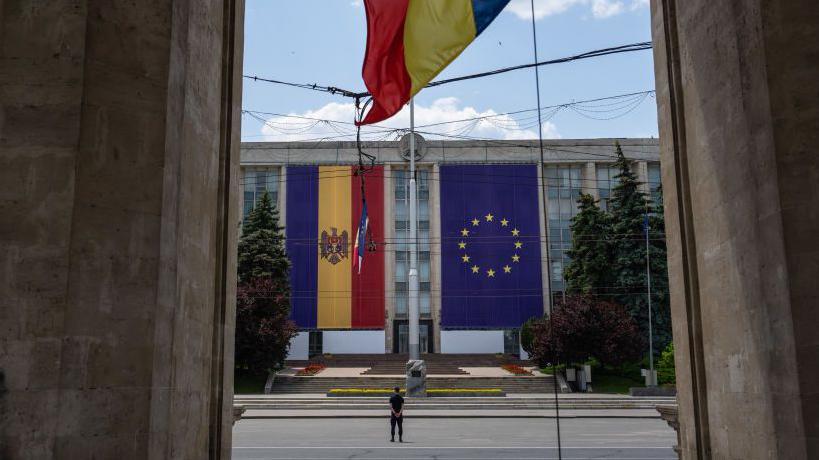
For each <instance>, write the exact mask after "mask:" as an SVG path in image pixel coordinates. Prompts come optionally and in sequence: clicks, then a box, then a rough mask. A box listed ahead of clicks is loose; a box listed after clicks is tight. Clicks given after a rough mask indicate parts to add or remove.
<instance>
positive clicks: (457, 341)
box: [238, 139, 660, 359]
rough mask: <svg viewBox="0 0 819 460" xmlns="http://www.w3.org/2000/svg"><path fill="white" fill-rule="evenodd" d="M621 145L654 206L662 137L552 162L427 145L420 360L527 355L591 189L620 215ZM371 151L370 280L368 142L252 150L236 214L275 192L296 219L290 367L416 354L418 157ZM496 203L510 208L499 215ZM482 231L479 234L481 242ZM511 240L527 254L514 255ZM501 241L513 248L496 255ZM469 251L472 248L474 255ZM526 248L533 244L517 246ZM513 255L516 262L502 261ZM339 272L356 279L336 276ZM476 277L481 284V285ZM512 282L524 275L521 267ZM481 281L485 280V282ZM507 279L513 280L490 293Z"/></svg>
mask: <svg viewBox="0 0 819 460" xmlns="http://www.w3.org/2000/svg"><path fill="white" fill-rule="evenodd" d="M616 141H617V142H619V143H620V145H621V147H622V149H623V152H624V154H625V156H626V157H627V158H628V159H630V160H631V161H632V162H633V168H634V170H635V171H636V173H637V175H638V178H639V180H640V182H641V183H642V186H643V188H644V189H643V190H644V191H645V192H646V193H648V194H650V195H651V196H653V197H655V198H656V196H657V193H658V188H659V186H660V164H659V147H658V142H657V140H656V139H618V140H615V139H591V140H587V139H584V140H549V141H545V144H544V151H543V161H542V162H541V152H540V148H539V144H538V142H537V141H448V140H444V141H441V140H423V139H419V142H418V144H419V148H418V153H417V154H416V155H417V156H416V158H417V184H418V195H417V200H418V241H417V244H418V252H419V253H418V273H419V282H420V292H419V302H420V315H421V326H420V333H421V341H420V342H421V349H422V352H426V353H513V354H517V353H522V351H521V350H520V347H519V327H520V323H521V322H522V321H524V320H525V318H527V317H531V316H535V315H541V314H543V313H544V312H545V310H546V308H547V306H548V301H547V299H548V298H549V296H552V298H553V299H559V298H560V297H562V296H563V295H564V292H565V280H564V278H563V268H564V266H565V265H566V263H567V261H568V259H567V256H566V252H567V251H568V249H570V247H571V231H570V224H571V219H572V217H573V216H574V215H575V214H576V212H577V203H576V201H577V198H578V197H579V196H580V194H581V193H588V194H591V195H593V196H594V197H595V198H597V199H598V200H599V202H600V206H601V207H603V208H606V207H607V206H608V200H609V198H610V196H611V191H612V188H613V187H614V186H615V185H616V181H617V180H616V178H615V176H616V175H617V170H616V169H615V167H614V164H613V163H614V161H615V153H614V149H615V147H614V145H615V142H616ZM363 149H364V151H366V152H367V153H368V154H370V155H373V156H375V158H376V160H375V164H376V165H377V166H376V168H375V169H374V170H373V171H372V172H370V173H368V174H365V175H364V177H365V184H366V186H367V191H366V192H365V193H364V196H366V197H367V203H368V213H369V216H370V223H371V225H370V226H369V227H368V233H367V237H366V238H365V241H366V244H367V252H366V253H365V255H364V259H363V264H362V267H363V270H365V271H367V272H366V273H365V272H362V271H361V269H358V271H357V269H356V263H357V262H358V260H357V255H356V254H353V252H354V249H355V236H356V234H357V231H358V227H357V222H358V221H359V219H360V215H361V206H360V202H361V201H362V200H361V196H362V195H361V194H360V192H359V191H358V190H361V191H363V190H364V188H362V187H361V184H360V179H359V177H358V175H357V174H356V170H357V166H358V164H359V159H358V150H357V147H356V144H355V143H354V142H321V143H315V142H291V143H281V142H264V143H243V144H242V149H241V175H242V179H241V182H242V186H243V190H244V193H243V194H242V198H241V203H239V204H238V205H239V206H241V208H242V210H243V215H245V216H246V215H247V213H248V212H250V210H252V209H253V206H254V203H255V202H256V200H257V199H258V198H259V197H260V196H261V195H262V194H263V193H264V192H265V191H267V192H268V193H269V194H270V195H271V197H272V198H273V200H274V203H276V204H277V206H278V209H279V212H280V219H281V221H282V222H283V223H284V224H285V232H286V235H287V239H288V254H289V255H290V257H291V261H292V262H293V269H292V272H293V274H292V280H291V281H292V282H291V288H292V292H291V296H292V298H293V305H294V315H295V317H294V319H295V320H296V322H297V323H298V324H299V328H300V333H299V335H298V337H297V338H296V339H294V341H293V342H292V344H291V350H290V357H291V359H307V358H308V357H309V356H311V355H314V354H319V353H335V354H342V353H406V352H407V344H408V337H407V332H408V326H407V316H408V315H407V311H408V271H409V250H410V246H411V245H410V244H409V241H408V235H409V202H408V200H409V192H408V185H409V175H408V163H409V162H408V158H409V157H408V149H407V148H406V143H401V142H398V141H396V142H365V143H364V144H363ZM527 175H528V177H526V176H527ZM527 181H528V182H527ZM493 187H494V188H493ZM544 195H545V197H544ZM544 198H545V199H544ZM496 199H497V201H493V200H496ZM311 203H313V204H312V205H311ZM311 206H312V207H311ZM467 208H469V211H466V209H467ZM484 208H486V209H488V210H487V211H486V213H484V212H483V211H482V210H483V209H484ZM490 208H493V209H496V210H499V213H498V216H497V219H496V218H495V216H493V215H492V209H490ZM461 214H463V216H461ZM484 214H485V215H484ZM501 214H502V215H501ZM507 215H508V216H510V218H509V219H507V217H506V216H507ZM513 215H514V216H515V217H514V218H511V216H513ZM328 216H329V217H328ZM339 216H341V217H339ZM464 216H465V217H464ZM546 216H548V218H546ZM328 219H329V220H328ZM333 219H336V220H337V221H339V222H341V221H343V225H337V224H335V223H333V222H335V221H334V220H333ZM470 219H472V220H471V221H470ZM462 220H463V222H464V223H463V225H461V223H460V222H461V221H462ZM314 221H315V222H314ZM527 222H528V223H527ZM348 224H349V225H348ZM372 224H375V227H373V225H372ZM527 225H528V226H529V227H531V229H530V230H529V231H528V232H527V231H523V232H522V233H521V231H519V230H518V228H517V227H518V226H521V229H522V230H523V229H524V227H526V226H527ZM473 226H474V227H473ZM319 227H321V228H319ZM331 227H332V229H331ZM336 227H337V228H336ZM342 227H343V228H342ZM461 227H463V228H461ZM513 227H514V228H513ZM459 229H460V230H459ZM470 229H472V230H474V231H475V232H477V233H473V234H471V236H470V233H469V231H471V230H470ZM490 229H491V230H490ZM479 230H480V231H479ZM299 232H302V233H299ZM453 232H454V233H453ZM458 232H463V233H460V234H458ZM481 232H484V233H481ZM493 232H494V233H493ZM512 232H514V233H512ZM324 233H327V236H326V237H324V236H322V235H323V234H324ZM527 233H528V236H527ZM482 235H483V236H482ZM513 235H514V236H513ZM547 235H548V236H547ZM470 238H471V239H470ZM482 238H483V240H482ZM508 238H511V239H508ZM526 238H529V239H528V240H527V239H526ZM513 240H514V244H515V246H514V247H513V246H509V244H512V243H513ZM493 242H497V244H498V245H499V246H500V247H502V248H504V249H495V247H494V246H492V244H493ZM507 243H508V244H507ZM547 244H548V246H547ZM467 245H471V246H470V247H469V250H468V249H467V248H466V246H467ZM476 245H477V246H481V245H482V246H481V247H482V249H476V251H483V253H480V254H482V255H483V256H484V257H483V258H484V260H486V257H491V256H493V255H495V254H500V253H503V254H500V255H499V256H498V257H499V258H504V257H508V258H510V259H508V260H509V261H508V263H507V262H503V261H500V262H497V266H493V267H494V268H492V267H490V268H488V269H484V268H481V267H479V266H478V265H479V264H478V262H474V263H473V262H471V261H469V260H470V255H469V253H470V251H471V250H472V246H476ZM524 245H525V246H526V248H525V249H524V248H520V251H518V249H516V248H519V247H520V246H524ZM533 246H539V247H533ZM507 247H508V248H509V249H508V250H509V251H511V252H510V253H509V254H506V252H504V251H507V249H505V248H507ZM334 251H336V252H334ZM521 251H529V252H522V253H521V254H522V255H523V259H524V261H523V263H526V262H527V261H526V260H525V259H527V256H529V255H531V257H529V259H530V260H529V263H531V259H532V258H535V259H537V267H532V266H529V267H528V269H527V270H518V269H519V268H523V267H524V265H523V264H521V260H520V257H519V256H518V254H517V252H521ZM546 254H548V255H549V257H548V261H547V260H546ZM511 258H515V260H513V259H511ZM504 260H506V259H504ZM462 262H463V264H462V265H460V266H459V265H457V264H461V263H462ZM316 263H318V266H316ZM345 263H348V264H350V267H351V268H343V269H342V268H339V267H342V265H344V264H345ZM331 269H336V270H337V271H344V273H345V274H344V275H343V276H341V277H338V276H336V275H328V274H327V273H328V272H327V270H331ZM470 269H471V271H470ZM459 270H460V271H463V273H464V275H461V274H460V273H459ZM515 270H517V271H518V272H522V273H523V272H525V277H524V278H515V279H513V278H512V276H513V271H515ZM346 273H349V274H350V275H349V276H348V275H347V274H346ZM362 273H363V275H362ZM496 273H497V274H496ZM469 275H475V277H474V278H472V279H469V278H468V276H469ZM504 275H507V276H506V278H504ZM322 276H324V281H322ZM330 276H336V277H335V278H330ZM514 276H524V275H523V274H520V275H519V274H517V272H514ZM547 276H548V277H549V278H548V279H547ZM460 277H463V280H465V281H463V282H461V278H460ZM478 277H480V283H479V284H475V282H476V281H475V280H477V279H478ZM536 278H537V279H536ZM495 280H498V281H497V283H507V284H496V285H494V284H493V285H491V286H488V285H487V284H486V283H494V282H495ZM328 283H329V284H328ZM373 283H375V284H373ZM459 283H461V284H459ZM316 286H319V287H316ZM327 286H332V287H331V288H327ZM362 286H363V287H362ZM500 286H505V287H500ZM535 290H536V291H537V292H535ZM550 291H551V292H550ZM317 304H318V306H317ZM482 308H483V309H484V310H486V311H485V312H483V313H481V309H482ZM316 310H318V313H315V311H316ZM484 313H485V314H484ZM382 318H383V321H382Z"/></svg>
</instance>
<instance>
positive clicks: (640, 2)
mask: <svg viewBox="0 0 819 460" xmlns="http://www.w3.org/2000/svg"><path fill="white" fill-rule="evenodd" d="M649 1H650V0H633V1H632V2H631V11H634V10H639V9H640V8H648V6H649V5H648V3H649Z"/></svg>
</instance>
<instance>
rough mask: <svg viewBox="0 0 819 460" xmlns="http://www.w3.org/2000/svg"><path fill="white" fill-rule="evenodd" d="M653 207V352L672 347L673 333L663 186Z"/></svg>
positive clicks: (651, 229)
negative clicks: (670, 345)
mask: <svg viewBox="0 0 819 460" xmlns="http://www.w3.org/2000/svg"><path fill="white" fill-rule="evenodd" d="M652 204H653V205H654V214H653V215H652V216H651V217H650V218H649V240H650V245H649V255H650V263H651V313H652V325H653V326H654V349H655V350H663V349H665V348H666V347H667V346H668V345H669V344H670V343H671V339H672V330H671V299H670V297H669V294H668V253H667V251H666V243H665V214H664V212H665V208H664V207H663V189H662V186H660V188H659V189H658V190H657V201H656V202H655V203H652Z"/></svg>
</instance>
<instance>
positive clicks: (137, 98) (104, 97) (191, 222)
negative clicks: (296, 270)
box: [0, 0, 243, 459]
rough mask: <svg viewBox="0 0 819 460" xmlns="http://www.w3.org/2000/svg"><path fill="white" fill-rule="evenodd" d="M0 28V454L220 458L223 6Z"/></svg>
mask: <svg viewBox="0 0 819 460" xmlns="http://www.w3.org/2000/svg"><path fill="white" fill-rule="evenodd" d="M0 15H2V16H0V34H2V35H0V37H2V38H0V43H2V47H1V48H0V49H2V51H1V52H2V55H0V69H2V71H0V85H2V90H1V91H2V101H1V102H2V106H0V150H1V151H2V154H0V189H2V191H0V372H2V374H3V380H4V382H5V383H4V385H5V388H4V390H3V392H2V394H1V395H0V406H2V410H0V457H2V458H9V459H14V458H72V459H73V458H89V457H90V456H91V455H92V453H93V455H95V456H96V457H97V458H196V459H199V458H207V457H210V458H217V457H219V456H220V455H221V456H224V457H225V458H227V457H228V456H229V452H230V450H229V449H230V426H231V422H232V415H231V409H230V405H231V403H232V347H233V345H232V343H233V316H234V305H233V299H234V297H235V296H234V292H233V289H234V286H235V278H234V277H235V270H234V269H233V267H235V260H234V259H235V253H234V252H235V250H234V248H235V239H236V235H235V233H236V222H238V218H239V217H238V214H237V210H236V209H235V208H234V207H231V206H228V203H230V202H235V201H236V199H235V198H232V197H233V196H235V195H231V194H232V193H235V191H236V186H235V184H237V182H238V132H239V130H238V126H239V124H238V123H239V117H238V115H239V113H238V110H239V107H240V78H241V77H240V71H241V50H242V40H241V35H242V34H241V30H242V20H241V18H242V15H243V2H242V0H210V1H205V2H191V1H180V0H175V1H172V0H155V1H151V2H111V1H101V0H85V1H82V0H73V1H71V0H60V1H51V2H38V1H25V0H11V1H6V2H5V3H4V4H3V5H2V10H0ZM237 31H238V33H237ZM234 133H236V134H235V135H234ZM229 200H232V201H229Z"/></svg>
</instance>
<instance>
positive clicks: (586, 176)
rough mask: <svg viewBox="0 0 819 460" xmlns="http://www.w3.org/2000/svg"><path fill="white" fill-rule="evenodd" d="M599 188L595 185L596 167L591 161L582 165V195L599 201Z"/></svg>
mask: <svg viewBox="0 0 819 460" xmlns="http://www.w3.org/2000/svg"><path fill="white" fill-rule="evenodd" d="M599 187H600V186H599V185H598V184H597V167H596V166H595V164H594V162H593V161H589V162H587V163H586V164H585V165H583V193H585V194H588V195H591V196H593V197H594V199H595V200H599V199H600V188H599Z"/></svg>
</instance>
